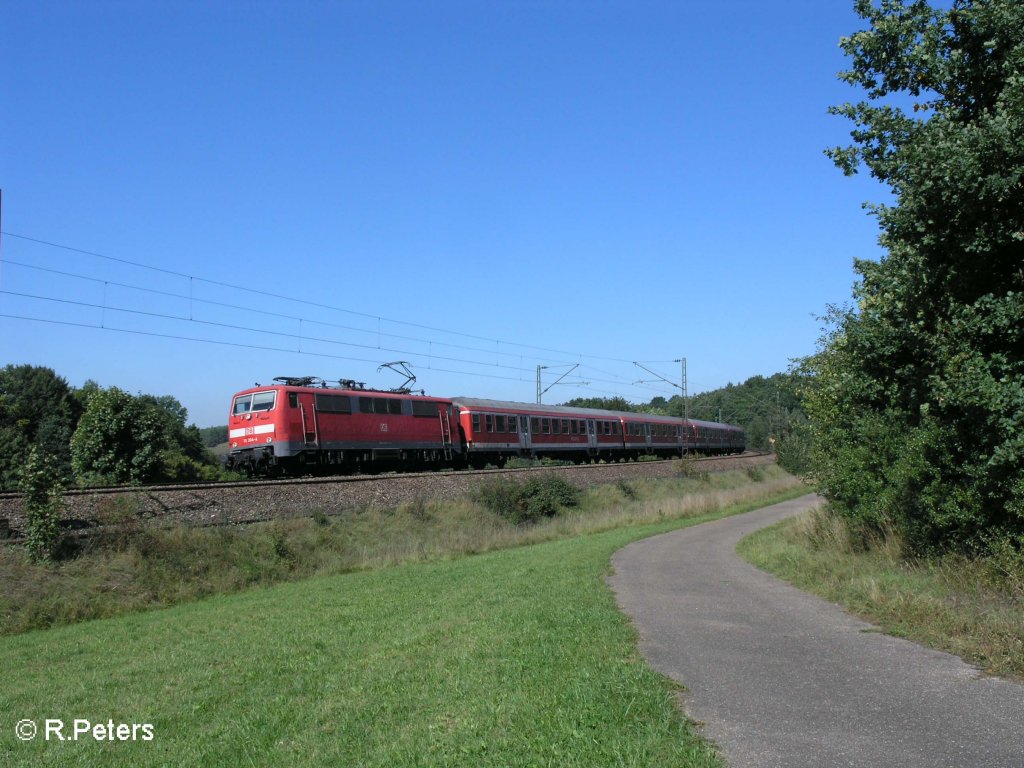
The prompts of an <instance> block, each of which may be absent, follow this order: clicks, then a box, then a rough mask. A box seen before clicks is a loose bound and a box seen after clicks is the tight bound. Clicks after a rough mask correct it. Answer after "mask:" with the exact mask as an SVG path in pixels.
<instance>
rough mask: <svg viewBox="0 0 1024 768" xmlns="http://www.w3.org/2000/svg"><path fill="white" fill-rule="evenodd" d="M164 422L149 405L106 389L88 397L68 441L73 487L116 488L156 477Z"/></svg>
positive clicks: (165, 439)
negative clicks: (75, 480) (74, 481)
mask: <svg viewBox="0 0 1024 768" xmlns="http://www.w3.org/2000/svg"><path fill="white" fill-rule="evenodd" d="M166 429H167V422H166V417H165V414H161V413H160V411H159V410H158V409H157V408H154V407H153V406H152V404H150V403H147V402H146V401H145V400H143V399H142V398H136V397H133V396H132V395H130V394H129V393H127V392H125V391H123V390H121V389H118V388H117V387H110V388H109V389H100V390H98V391H96V392H94V393H92V394H91V395H90V397H89V399H88V406H87V407H86V409H85V413H83V414H82V418H81V419H80V420H79V422H78V428H77V429H76V430H75V434H74V436H73V437H72V438H71V461H72V466H73V467H74V470H75V475H76V476H77V478H78V480H79V482H81V483H83V484H86V485H116V484H122V483H141V482H150V481H153V480H156V479H158V478H159V477H160V469H161V453H162V452H163V451H164V450H165V449H166V448H167V445H168V441H167V435H166Z"/></svg>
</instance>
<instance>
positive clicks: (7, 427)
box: [0, 365, 226, 489]
mask: <svg viewBox="0 0 1024 768" xmlns="http://www.w3.org/2000/svg"><path fill="white" fill-rule="evenodd" d="M187 419H188V413H187V411H186V410H185V408H184V406H182V405H181V403H179V402H178V401H177V400H176V399H175V398H173V397H171V396H170V395H163V396H154V395H131V394H129V393H127V392H124V391H122V390H120V389H118V388H116V387H111V388H109V389H104V388H103V387H101V386H100V385H99V384H97V383H96V382H94V381H88V382H86V383H85V384H84V385H83V386H82V387H81V388H80V389H73V388H72V387H70V386H68V383H67V382H66V381H65V380H64V379H62V378H61V377H59V376H57V374H56V373H54V372H53V371H52V370H50V369H49V368H43V367H39V366H32V365H17V366H15V365H8V366H6V367H5V368H3V369H0V488H6V489H14V488H17V487H18V486H19V484H20V483H21V482H22V478H23V474H24V471H25V462H26V458H27V457H28V456H29V454H30V452H31V451H32V449H36V450H37V452H38V457H37V458H38V459H39V460H40V461H42V462H44V464H45V467H46V472H47V473H49V476H50V477H51V479H52V480H53V481H55V482H59V483H62V484H65V485H71V484H76V483H77V484H79V485H96V484H101V485H109V484H117V483H132V482H153V481H163V480H189V479H195V478H206V479H212V478H214V477H216V476H217V475H218V474H219V473H220V468H219V465H218V463H217V461H216V459H215V458H214V457H213V456H212V455H211V454H209V453H208V452H207V450H206V447H205V446H204V444H203V436H202V434H201V433H200V430H199V429H198V428H197V427H195V426H194V425H187V423H186V422H187ZM225 430H226V428H225Z"/></svg>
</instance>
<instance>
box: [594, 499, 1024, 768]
mask: <svg viewBox="0 0 1024 768" xmlns="http://www.w3.org/2000/svg"><path fill="white" fill-rule="evenodd" d="M816 503H817V499H816V497H814V496H805V497H803V498H801V499H796V500H794V501H789V502H785V503H783V504H776V505H775V506H772V507H767V508H765V509H760V510H757V511H756V512H751V513H749V514H746V515H740V516H738V517H733V518H727V519H724V520H719V521H717V522H714V523H708V524H706V525H700V526H696V527H693V528H687V529H683V530H680V531H675V532H673V533H667V534H663V535H661V536H656V537H654V538H651V539H646V540H644V541H639V542H636V543H634V544H631V545H629V546H628V547H626V548H624V549H622V550H620V551H619V552H617V553H616V554H615V556H614V558H613V560H612V563H613V565H614V567H615V575H614V576H613V577H611V578H610V579H609V581H610V583H611V585H612V587H613V588H614V590H615V592H616V595H617V596H618V600H619V605H620V606H621V608H622V609H623V610H624V611H625V612H626V613H627V614H628V615H629V616H630V617H632V619H633V621H634V623H635V624H636V627H637V629H638V631H639V633H640V650H641V652H642V653H643V654H644V656H645V657H646V658H647V659H648V660H649V661H650V663H651V664H652V665H653V666H654V667H655V669H657V670H658V671H659V672H661V673H663V674H665V675H668V676H669V677H671V678H673V679H674V680H677V681H678V682H680V683H683V684H684V685H685V686H686V687H687V689H688V690H687V691H686V692H685V693H684V694H683V704H684V707H685V709H686V711H687V713H688V714H689V715H690V717H692V718H693V719H694V720H696V721H698V722H700V723H703V730H704V733H705V734H706V735H707V736H708V737H709V738H710V739H711V740H712V741H714V742H716V743H717V744H718V745H719V746H720V747H721V749H722V752H723V754H724V756H725V759H726V761H727V762H728V764H729V765H730V766H733V768H740V767H741V766H752V767H756V768H769V767H770V766H786V768H790V767H791V766H814V768H831V766H872V768H876V767H878V766H927V767H928V768H932V767H933V766H955V767H956V768H981V767H982V766H1000V767H1003V766H1005V767H1006V768H1011V767H1012V768H1021V766H1024V685H1020V684H1017V683H1012V682H1008V681H1005V680H1000V679H996V678H986V677H982V676H980V674H979V673H978V671H977V670H976V669H975V668H973V667H971V666H969V665H967V664H965V663H964V662H963V661H961V660H960V659H958V658H957V657H955V656H950V655H949V654H945V653H940V652H938V651H933V650H929V649H926V648H923V647H921V646H919V645H916V644H914V643H911V642H908V641H906V640H900V639H897V638H893V637H888V636H886V635H883V634H880V633H878V632H877V631H874V630H873V628H872V626H871V625H870V624H866V623H864V622H862V621H860V620H858V619H855V618H852V617H851V616H849V615H847V614H846V613H844V612H843V611H842V610H841V609H840V608H838V607H837V606H835V605H833V604H831V603H827V602H825V601H824V600H821V599H819V598H817V597H812V596H810V595H807V594H805V593H803V592H800V591H799V590H797V589H795V588H793V587H791V586H789V585H788V584H785V583H783V582H781V581H779V580H778V579H776V578H774V577H772V576H769V575H767V574H765V573H762V572H761V571H758V570H757V569H756V568H753V567H752V566H750V565H748V564H747V563H745V562H744V561H742V560H740V558H739V557H738V556H737V555H736V551H735V547H736V543H737V542H738V541H739V540H740V539H741V538H743V537H744V536H746V535H747V534H748V533H750V532H752V531H754V530H757V529H758V528H761V527H763V526H765V525H769V524H771V523H774V522H776V521H777V520H781V519H782V518H784V517H788V516H789V515H792V514H795V513H797V512H800V511H802V510H805V509H808V508H810V507H812V506H814V505H815V504H816Z"/></svg>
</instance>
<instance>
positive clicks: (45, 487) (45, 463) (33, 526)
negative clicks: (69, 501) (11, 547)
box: [20, 447, 64, 562]
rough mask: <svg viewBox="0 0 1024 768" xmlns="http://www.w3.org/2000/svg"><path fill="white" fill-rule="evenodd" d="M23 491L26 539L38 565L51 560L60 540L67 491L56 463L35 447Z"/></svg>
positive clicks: (23, 476) (23, 479)
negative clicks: (61, 481) (54, 464)
mask: <svg viewBox="0 0 1024 768" xmlns="http://www.w3.org/2000/svg"><path fill="white" fill-rule="evenodd" d="M20 490H21V492H22V493H23V494H25V496H24V498H25V502H24V503H25V519H26V522H25V538H26V540H27V541H26V546H27V548H28V552H29V556H30V557H31V558H32V560H33V561H34V562H40V561H44V560H49V559H51V557H52V556H53V553H54V551H55V550H56V548H57V544H58V541H59V539H60V511H61V505H62V503H63V491H64V489H63V487H62V486H61V483H60V480H59V479H58V478H57V475H56V473H55V472H54V468H53V461H52V460H51V459H50V458H49V457H48V456H44V455H42V454H41V453H40V451H39V450H38V449H37V448H35V447H33V448H31V449H29V452H28V459H27V460H26V461H25V466H24V467H23V468H22V471H21V483H20Z"/></svg>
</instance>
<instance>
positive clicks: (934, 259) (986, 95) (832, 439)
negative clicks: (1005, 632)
mask: <svg viewBox="0 0 1024 768" xmlns="http://www.w3.org/2000/svg"><path fill="white" fill-rule="evenodd" d="M856 7H857V10H858V13H859V14H860V15H861V16H862V18H864V19H866V20H867V22H868V24H869V27H868V28H867V29H866V30H863V31H860V32H857V33H856V34H854V35H852V36H851V37H848V38H844V39H843V41H842V47H843V49H844V50H845V52H846V53H847V55H848V56H850V57H851V59H852V68H851V69H850V71H848V72H844V73H842V75H841V76H842V78H843V79H844V80H846V81H847V82H849V83H851V84H853V85H856V86H859V87H861V88H862V89H864V91H865V92H866V94H867V100H866V101H862V102H860V103H857V104H846V105H843V106H840V107H836V108H834V109H833V112H834V113H836V114H839V115H843V116H846V117H848V118H849V119H850V120H852V121H853V122H854V123H855V129H854V130H853V132H852V134H851V135H852V137H853V144H852V145H851V146H850V147H846V148H837V149H834V150H831V151H830V153H829V154H830V156H831V157H832V158H833V160H834V161H835V162H836V164H837V165H838V166H839V167H840V168H841V169H842V170H844V171H845V172H846V173H848V174H849V173H854V172H856V171H857V170H858V169H859V168H861V167H866V168H867V169H868V170H869V171H870V173H871V175H872V176H874V177H875V178H877V179H878V180H880V181H882V182H883V183H885V184H887V185H888V186H889V187H890V188H891V190H892V192H893V195H894V200H895V202H894V203H893V204H892V205H881V206H874V207H873V208H872V211H873V213H874V215H875V216H876V217H877V219H878V222H879V226H880V229H881V237H880V243H881V244H882V245H883V246H884V248H885V249H886V256H885V257H884V258H883V259H882V260H881V261H880V262H878V263H875V262H867V261H859V262H857V264H856V269H857V271H858V272H859V274H860V276H861V281H860V282H859V284H858V285H857V286H856V288H855V300H856V302H855V306H853V307H851V308H847V309H834V310H833V311H832V312H831V314H830V317H829V321H830V325H829V328H828V330H827V332H826V334H825V336H824V338H823V340H822V344H821V347H820V349H819V352H818V354H817V355H816V356H814V357H813V358H812V359H810V360H809V361H808V362H807V366H806V370H807V372H808V373H809V374H811V375H812V378H813V380H814V381H815V386H814V387H812V388H811V390H810V396H809V400H808V412H809V414H810V416H811V420H812V424H813V430H814V436H815V444H816V446H817V448H816V456H815V474H816V475H817V479H818V481H819V483H820V487H821V489H822V490H823V492H824V493H825V494H826V495H827V496H828V498H829V499H830V500H831V501H832V502H833V507H834V509H836V510H837V511H839V512H840V513H841V514H843V515H845V516H846V517H847V518H848V519H850V520H852V521H855V522H857V523H859V524H862V525H863V526H864V527H865V528H868V529H871V528H875V529H877V528H881V527H885V526H894V527H896V528H898V529H899V530H901V532H902V533H903V536H904V537H905V539H906V541H907V543H908V544H909V545H910V546H911V547H912V548H913V549H915V550H917V551H925V550H930V549H933V548H944V547H949V546H965V545H970V544H984V543H985V542H988V541H992V540H994V539H996V538H1000V537H1005V536H1006V535H1009V536H1014V535H1016V536H1020V535H1022V534H1024V472H1022V469H1024V4H1022V3H1021V2H1019V0H974V1H973V2H972V1H971V0H956V1H955V2H954V3H953V4H952V7H951V8H949V9H936V8H933V7H931V6H930V5H929V4H928V3H927V2H920V1H915V2H904V1H903V0H899V1H897V0H885V2H883V3H882V4H881V6H880V7H875V6H874V5H872V3H870V2H868V1H867V0H859V2H857V4H856Z"/></svg>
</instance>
